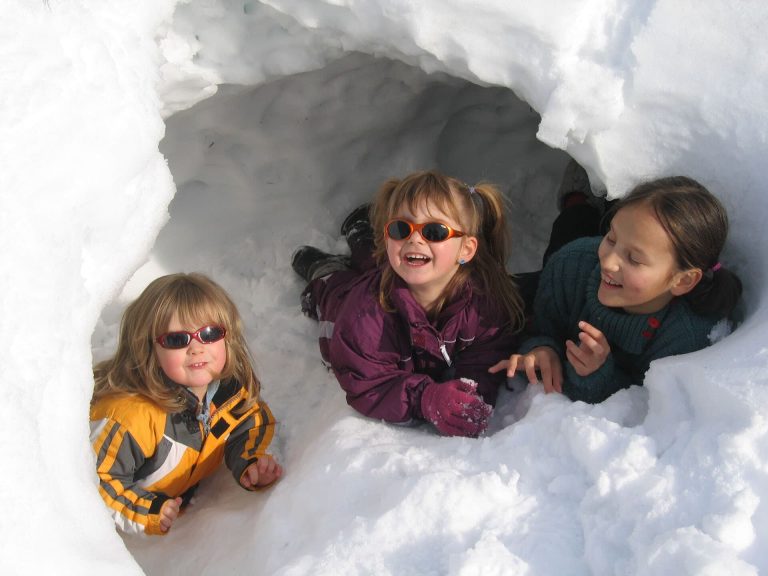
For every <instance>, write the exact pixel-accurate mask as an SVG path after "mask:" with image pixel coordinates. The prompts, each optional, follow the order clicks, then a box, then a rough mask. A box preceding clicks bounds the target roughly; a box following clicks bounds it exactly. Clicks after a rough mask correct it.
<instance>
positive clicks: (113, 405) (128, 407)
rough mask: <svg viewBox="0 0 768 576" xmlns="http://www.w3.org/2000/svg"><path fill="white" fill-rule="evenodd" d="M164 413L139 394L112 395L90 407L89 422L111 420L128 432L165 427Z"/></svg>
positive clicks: (156, 405) (160, 408)
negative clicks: (148, 427) (149, 427)
mask: <svg viewBox="0 0 768 576" xmlns="http://www.w3.org/2000/svg"><path fill="white" fill-rule="evenodd" d="M166 416H167V413H166V411H165V410H164V409H163V408H162V407H161V406H159V405H158V404H156V403H155V402H152V401H151V400H150V399H149V398H146V397H144V396H141V395H140V394H113V395H110V396H106V397H104V398H100V399H98V400H97V401H96V402H94V403H93V405H92V406H91V420H113V421H115V422H117V423H118V424H120V425H121V426H123V427H124V428H126V429H128V430H136V429H138V428H146V427H147V425H149V426H151V427H155V426H157V427H163V428H164V426H165V419H166Z"/></svg>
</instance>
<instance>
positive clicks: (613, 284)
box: [603, 276, 622, 288]
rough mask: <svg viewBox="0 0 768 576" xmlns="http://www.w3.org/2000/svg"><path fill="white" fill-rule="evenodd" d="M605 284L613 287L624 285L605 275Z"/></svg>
mask: <svg viewBox="0 0 768 576" xmlns="http://www.w3.org/2000/svg"><path fill="white" fill-rule="evenodd" d="M603 284H605V285H606V286H611V287H612V288H621V286H622V285H621V284H619V283H618V282H615V281H613V280H611V279H610V278H607V277H606V276H603Z"/></svg>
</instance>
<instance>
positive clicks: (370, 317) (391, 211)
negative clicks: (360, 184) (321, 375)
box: [292, 171, 523, 436]
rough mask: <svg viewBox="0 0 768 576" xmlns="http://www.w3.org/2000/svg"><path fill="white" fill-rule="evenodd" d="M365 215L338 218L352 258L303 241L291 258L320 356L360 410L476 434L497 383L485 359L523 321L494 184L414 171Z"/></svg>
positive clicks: (385, 189) (495, 354) (497, 354)
mask: <svg viewBox="0 0 768 576" xmlns="http://www.w3.org/2000/svg"><path fill="white" fill-rule="evenodd" d="M367 213H368V209H367V207H361V208H359V209H357V210H356V211H355V212H353V213H352V214H351V215H350V216H349V217H348V218H347V219H346V221H345V222H344V224H343V225H342V234H344V235H345V236H346V238H347V242H348V243H349V245H350V249H351V258H350V259H345V258H343V257H340V256H332V255H329V254H325V253H323V252H320V251H319V250H317V249H315V248H312V247H308V246H305V247H302V248H299V249H298V250H297V251H296V253H295V254H294V256H293V260H292V265H293V268H294V270H296V272H297V273H298V274H299V275H301V276H302V277H303V278H304V279H305V280H307V281H308V282H309V285H308V286H307V288H306V289H305V290H304V292H303V294H302V309H303V311H304V312H305V314H307V315H308V316H310V317H312V318H314V319H316V320H319V321H320V328H321V335H320V349H321V352H322V356H323V358H324V359H325V360H326V361H327V362H329V363H330V366H331V368H332V369H333V371H334V373H335V375H336V378H337V379H338V381H339V383H340V384H341V387H342V388H343V389H344V391H345V392H346V394H347V402H348V403H349V404H350V405H351V406H352V407H353V408H355V409H356V410H358V411H359V412H361V413H362V414H365V415H366V416H370V417H372V418H379V419H382V420H385V421H387V422H401V423H402V422H410V421H419V420H427V421H429V422H431V423H432V424H434V425H435V426H436V427H437V429H438V430H439V431H440V432H442V433H443V434H447V435H456V436H477V435H479V434H480V433H481V432H483V431H484V430H485V428H486V427H487V425H488V418H489V416H490V414H491V411H492V407H491V405H492V404H493V403H494V402H495V400H496V396H497V393H498V385H499V383H500V380H499V378H498V377H497V375H493V374H490V373H489V372H488V368H489V367H490V366H492V365H493V364H494V363H496V362H497V361H498V360H500V359H501V358H503V357H504V356H505V349H506V350H508V348H507V347H508V346H510V345H514V344H515V342H516V338H515V333H516V332H518V331H519V329H520V328H521V327H522V324H523V312H522V303H521V300H520V297H519V296H518V293H517V291H516V288H515V286H514V284H513V282H512V280H511V278H510V277H509V276H508V275H507V273H506V271H505V267H504V263H505V261H506V221H505V217H504V207H503V203H502V199H501V196H500V194H499V191H498V190H497V189H496V188H495V187H494V186H492V185H489V184H478V185H477V186H474V187H471V186H467V185H466V184H463V183H461V182H459V181H458V180H456V179H454V178H450V177H447V176H444V175H442V174H439V173H437V172H434V171H430V172H417V173H414V174H411V175H409V176H407V177H405V178H403V179H402V180H390V181H388V182H386V183H385V184H384V185H383V186H382V188H381V189H380V191H379V192H378V195H377V196H376V198H375V202H374V205H373V207H372V208H371V220H372V222H373V228H371V224H370V222H369V221H368V218H367ZM350 266H351V268H350ZM499 376H503V375H499ZM502 379H503V378H502Z"/></svg>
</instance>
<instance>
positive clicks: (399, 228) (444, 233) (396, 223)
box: [384, 218, 464, 242]
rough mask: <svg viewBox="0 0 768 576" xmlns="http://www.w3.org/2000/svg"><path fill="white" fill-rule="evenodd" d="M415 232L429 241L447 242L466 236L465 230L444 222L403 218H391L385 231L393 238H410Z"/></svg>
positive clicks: (388, 236)
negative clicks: (415, 222)
mask: <svg viewBox="0 0 768 576" xmlns="http://www.w3.org/2000/svg"><path fill="white" fill-rule="evenodd" d="M414 232H418V233H419V234H421V237H422V238H424V240H426V241H427V242H445V241H446V240H448V239H449V238H453V237H458V236H464V232H459V231H458V230H454V229H453V228H451V227H450V226H448V225H447V224H443V223H442V222H422V223H421V224H414V223H413V222H409V221H408V220H405V219H403V218H396V219H394V220H390V221H389V223H388V224H387V226H386V228H384V233H385V234H386V235H387V238H391V239H392V240H408V238H410V237H411V235H412V234H413V233H414Z"/></svg>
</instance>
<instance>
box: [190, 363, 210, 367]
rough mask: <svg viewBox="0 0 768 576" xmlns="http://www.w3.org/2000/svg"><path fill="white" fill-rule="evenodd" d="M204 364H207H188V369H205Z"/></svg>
mask: <svg viewBox="0 0 768 576" xmlns="http://www.w3.org/2000/svg"><path fill="white" fill-rule="evenodd" d="M206 364H207V362H195V363H194V364H190V365H189V367H190V368H203V367H205V365H206Z"/></svg>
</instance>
